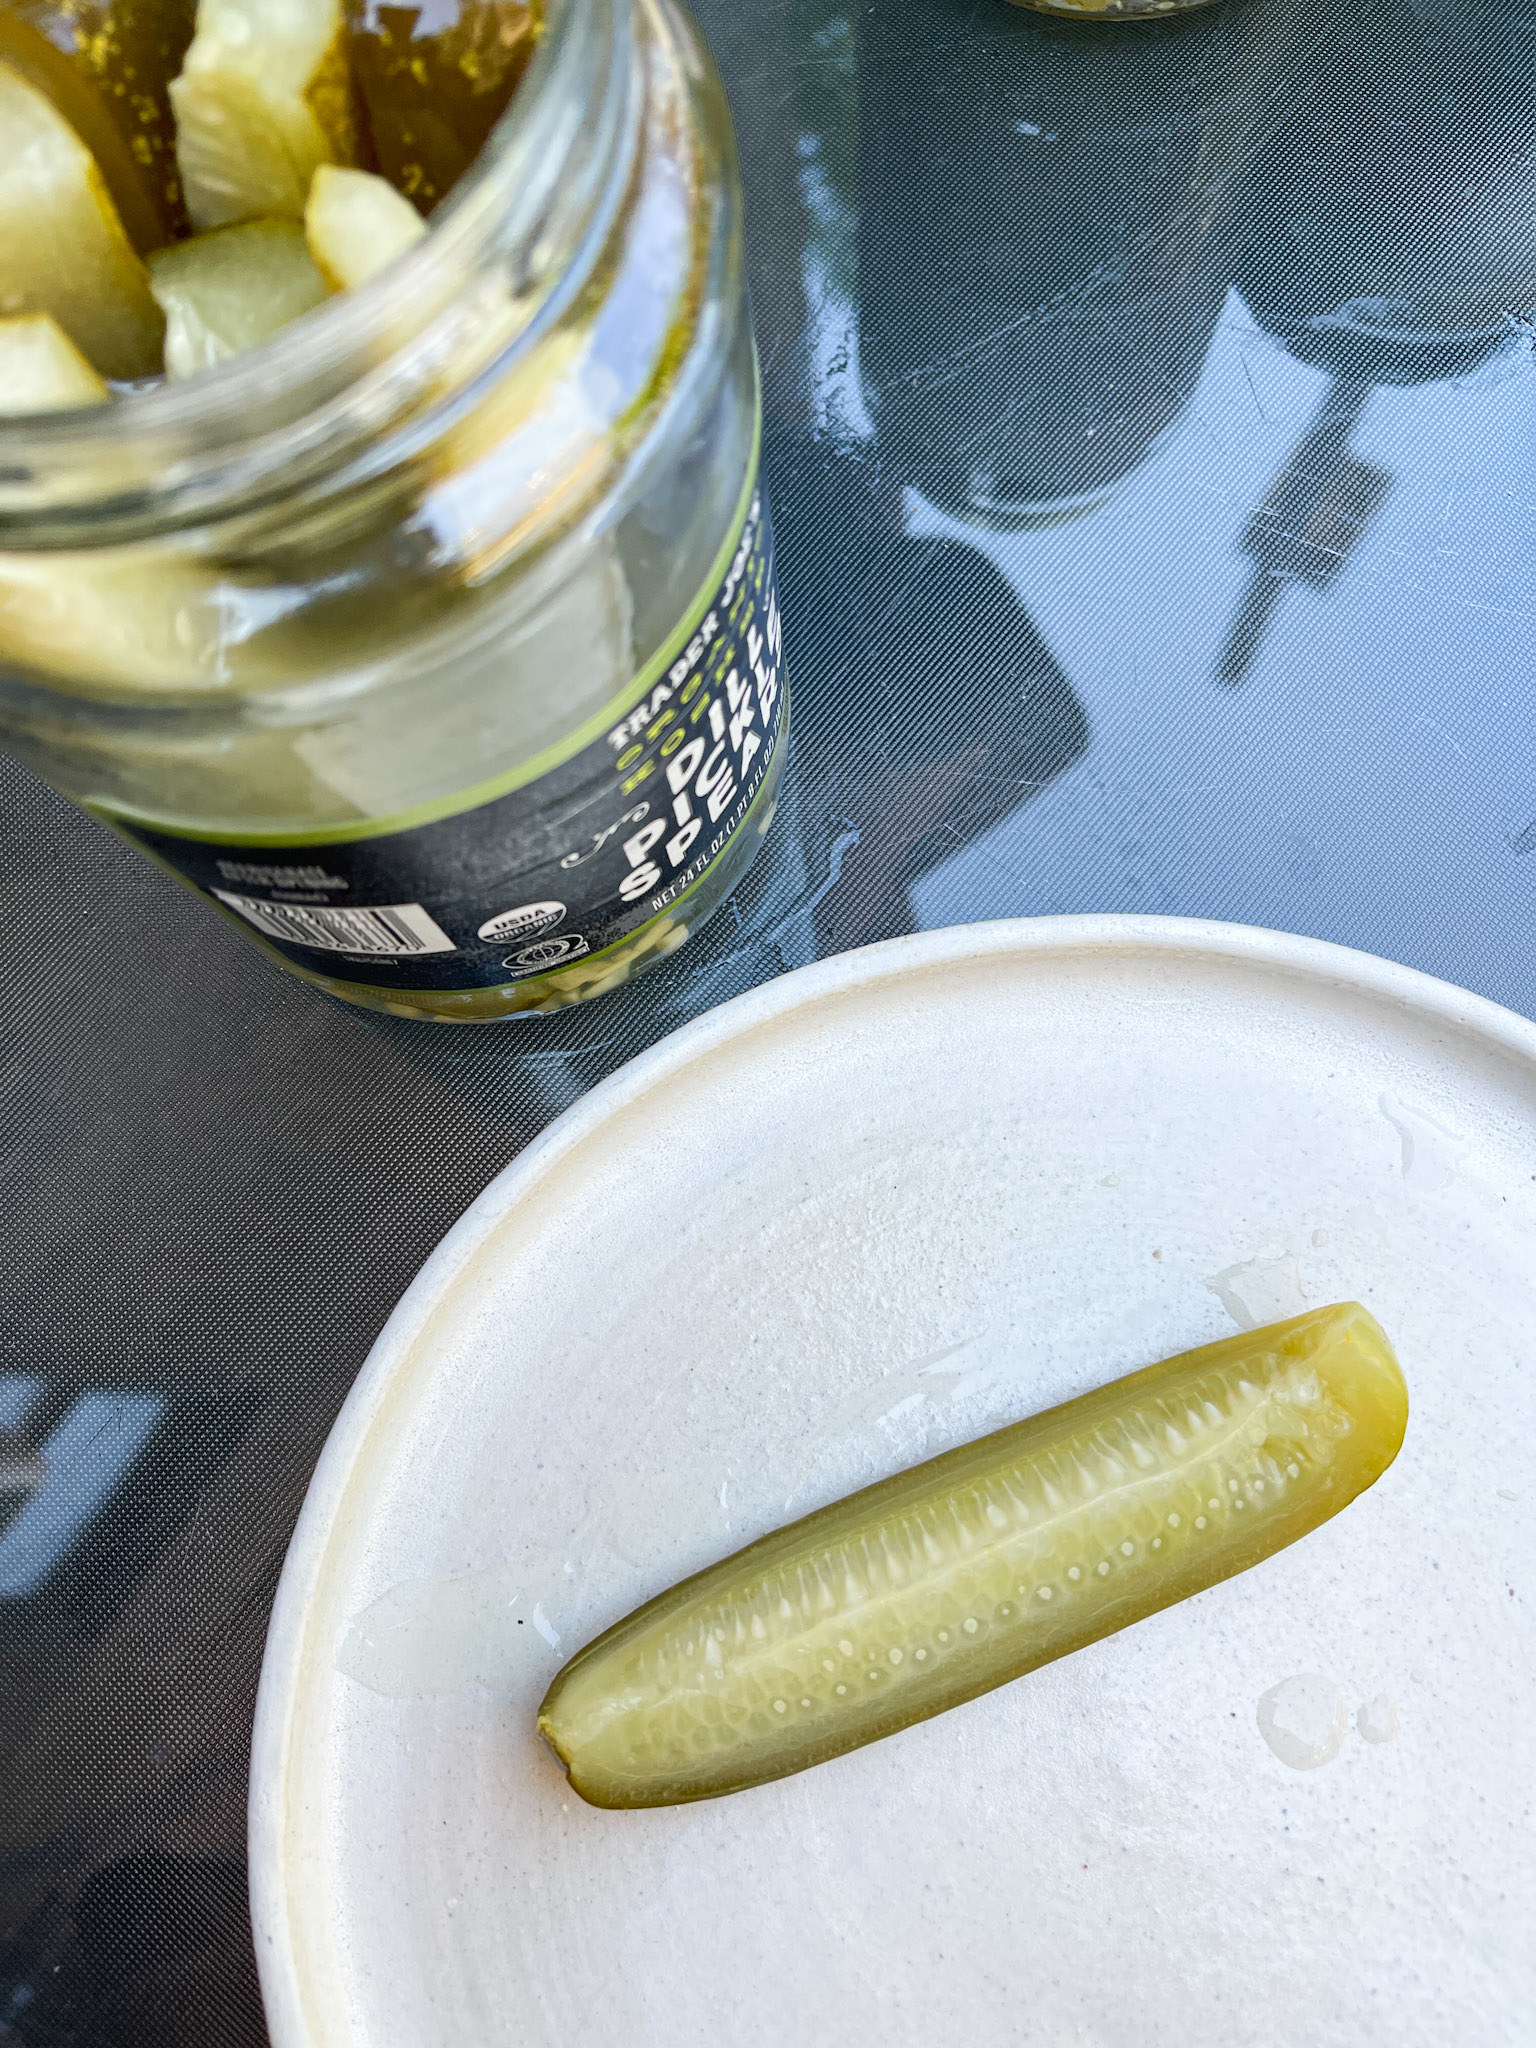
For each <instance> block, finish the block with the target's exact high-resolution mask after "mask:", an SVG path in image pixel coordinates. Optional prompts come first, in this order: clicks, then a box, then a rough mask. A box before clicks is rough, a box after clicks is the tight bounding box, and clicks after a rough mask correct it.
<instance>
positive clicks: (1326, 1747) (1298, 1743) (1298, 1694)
mask: <svg viewBox="0 0 1536 2048" xmlns="http://www.w3.org/2000/svg"><path fill="white" fill-rule="evenodd" d="M1258 1723H1259V1733H1260V1734H1261V1735H1262V1736H1263V1738H1264V1740H1265V1741H1266V1742H1267V1743H1268V1744H1269V1747H1270V1749H1271V1750H1272V1751H1273V1753H1274V1754H1275V1755H1276V1756H1277V1757H1278V1758H1279V1759H1280V1761H1281V1763H1283V1764H1287V1765H1289V1767H1290V1768H1291V1769H1292V1770H1293V1771H1315V1770H1317V1769H1318V1767H1319V1766H1320V1765H1322V1764H1331V1763H1332V1762H1333V1760H1334V1758H1335V1757H1336V1756H1337V1755H1338V1753H1339V1751H1340V1750H1341V1749H1342V1748H1343V1746H1344V1737H1345V1735H1346V1734H1347V1733H1348V1732H1349V1708H1348V1707H1347V1706H1346V1705H1345V1703H1344V1696H1343V1694H1342V1693H1341V1692H1340V1691H1339V1689H1338V1687H1337V1686H1336V1685H1335V1684H1334V1682H1333V1680H1332V1679H1331V1678H1324V1677H1323V1676H1322V1674H1321V1673H1320V1672H1316V1671H1302V1672H1298V1674H1297V1675H1296V1677H1294V1678H1282V1679H1281V1681H1280V1683H1279V1684H1278V1685H1272V1686H1271V1687H1270V1688H1269V1691H1268V1692H1267V1693H1265V1694H1264V1696H1263V1698H1262V1699H1261V1700H1260V1701H1259V1705H1258Z"/></svg>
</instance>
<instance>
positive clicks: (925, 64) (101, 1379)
mask: <svg viewBox="0 0 1536 2048" xmlns="http://www.w3.org/2000/svg"><path fill="white" fill-rule="evenodd" d="M703 16H704V25H705V28H706V30H707V32H708V33H709V35H710V37H711V40H712V42H713V44H714V47H715V49H716V51H717V54H718V56H719V59H720V62H721V65H722V68H723V70H724V72H725V76H726V81H727V84H728V86H729V88H730V91H731V95H732V99H733V103H734V105H735V108H736V112H737V119H738V125H739V130H740V136H741V144H742V154H743V159H744V171H745V181H746V188H747V199H748V215H749V234H750V243H751V262H752V275H753V288H754V294H755V299H756V308H757V320H758V331H759V338H760V343H761V350H762V357H763V367H764V377H765V403H766V434H767V440H766V451H767V452H766V462H767V468H768V475H769V481H770V485H771V489H772V494H773V500H774V505H775V510H776V514H777V520H778V526H779V535H780V551H781V580H782V597H783V607H784V615H785V633H786V644H787V652H788V658H789V662H790V672H791V681H792V686H793V689H794V692H795V699H796V704H795V737H794V745H793V753H792V759H791V768H790V773H789V777H788V780H787V784H786V795H785V799H784V802H783V805H782V807H781V811H780V815H779V819H778V821H777V823H776V826H775V828H774V832H773V834H772V836H771V839H770V841H769V845H768V848H767V850H766V851H765V853H764V855H763V857H762V858H761V860H760V862H759V864H758V867H757V869H756V870H755V871H754V873H753V874H752V875H751V876H750V877H749V879H748V882H747V883H746V885H745V886H744V887H743V889H742V890H741V891H740V893H739V894H738V896H737V897H736V898H735V900H734V901H732V902H731V903H730V904H729V905H728V906H727V907H726V908H725V910H724V911H723V912H722V913H721V914H720V916H719V917H718V919H717V921H716V923H715V924H714V925H713V926H712V927H711V929H710V931H709V933H708V934H707V935H706V936H705V937H704V938H703V939H701V940H699V941H697V942H695V943H694V944H691V945H690V946H689V947H688V948H687V949H686V950H685V951H684V953H683V954H682V955H680V956H679V957H678V958H677V959H676V960H674V961H673V962H670V963H668V965H667V966H666V967H665V968H664V969H663V970H662V971H661V972H660V973H659V974H657V975H656V976H655V977H653V978H652V979H651V980H649V981H647V982H645V983H644V984H643V985H640V986H637V987H636V988H634V989H632V990H629V991H625V992H621V993H620V994H618V995H615V996H611V997H608V998H605V999H604V1000H602V1001H600V1002H598V1003H595V1004H593V1005H592V1006H590V1007H589V1008H586V1009H583V1010H579V1011H573V1012H568V1013H566V1014H565V1015H563V1016H561V1017H558V1018H554V1019H543V1020H538V1021H535V1022H531V1023H527V1024H518V1025H508V1026H503V1027H501V1028H499V1029H492V1030H486V1031H482V1032H478V1033H477V1032H455V1031H450V1030H433V1029H430V1028H428V1027H424V1026H412V1025H405V1024H398V1023H393V1022H387V1021H383V1020H380V1019H375V1018H369V1017H365V1016H362V1015H359V1014H354V1013H353V1012H351V1011H348V1010H345V1009H343V1008H341V1007H339V1006H336V1005H334V1004H331V1003H329V1002H328V1001H326V1000H325V999H324V998H322V997H319V996H317V995H314V994H312V993H311V992H309V991H308V990H306V989H305V988H303V987H301V986H300V985H299V984H298V983H296V982H293V981H290V980H288V979H287V978H285V977H284V976H283V975H282V974H281V973H280V972H279V971H278V970H277V969H276V968H275V967H273V966H271V965H269V964H268V963H267V961H266V960H265V959H263V958H262V956H261V955H260V954H258V953H257V952H255V951H254V950H250V949H248V948H246V947H245V946H244V945H242V944H241V942H240V941H239V939H238V938H237V936H236V935H235V933H234V932H233V931H232V930H230V929H229V928H227V927H226V926H225V925H224V924H223V923H222V922H221V921H220V920H219V919H218V918H217V917H216V916H215V915H214V914H213V913H212V912H210V911H209V910H207V909H206V908H205V907H203V906H202V905H201V904H199V903H198V902H196V901H195V900H193V899H192V898H190V897H188V896H186V895H183V894H182V893H180V892H179V891H178V890H177V889H176V888H175V886H174V885H173V884H171V883H170V882H169V881H167V880H165V879H163V878H162V877H161V876H160V875H159V873H158V872H156V871H154V870H152V869H150V868H149V867H148V866H146V865H145V864H144V863H143V862H142V861H141V860H140V859H139V858H138V857H137V856H136V855H134V854H132V853H130V852H129V851H127V850H126V849H125V848H124V847H122V846H120V845H119V844H118V843H117V842H116V841H115V840H113V839H112V838H111V837H110V836H109V835H108V834H107V833H106V832H105V831H103V830H102V829H100V828H98V827H97V826H96V825H94V824H92V823H91V822H89V821H88V820H87V819H85V818H84V817H82V816H80V815H79V814H77V813H75V812H74V811H72V810H71V809H70V808H69V807H68V806H67V805H66V804H64V803H62V802H61V801H59V800H58V799H57V798H55V797H54V796H52V795H51V794H49V793H48V792H47V791H45V790H43V789H41V788H40V787H39V786H38V785H37V784H35V783H34V782H32V781H30V780H29V779H27V778H26V777H25V776H23V775H22V774H20V773H19V772H17V771H14V770H0V806H3V810H0V991H3V1010H0V1160H3V1174H0V1201H3V1204H4V1216H3V1220H0V1244H3V1245H4V1248H5V1249H4V1253H3V1260H4V1271H5V1285H4V1288H3V1291H0V1481H3V1485H4V1489H5V1490H4V1491H3V1492H0V1859H3V1861H0V2043H7V2042H21V2043H26V2044H27V2048H63V2044H66V2043H69V2044H81V2048H84V2044H113V2048H139V2044H145V2048H148V2044H156V2048H161V2044H164V2048H171V2044H187V2048H190V2044H194V2043H195V2044H199V2048H203V2044H206V2048H244V2044H247V2043H259V2042H261V2041H262V2040H263V2039H264V2034H263V2029H262V2023H261V2018H260V2006H259V1998H258V1994H257V1990H256V1984H255V1974H254V1966H253V1963H252V1960H251V1949H250V1937H249V1933H248V1928H247V1923H246V1906H245V1870H244V1805H245V1785H246V1769H247V1758H248V1743H249V1729H250V1721H251V1712H252V1705H253V1700H254V1694H255V1687H256V1680H257V1674H258V1671H259V1668H260V1661H261V1653H262V1642H263V1633H264V1629H265V1626H266V1619H267V1613H268V1609H269V1606H270V1602H271V1597H272V1592H273V1587H274V1585H275V1583H276V1579H277V1575H278V1572H279V1569H280V1567H281V1564H282V1559H283V1553H284V1547H285V1545H286V1543H287V1539H288V1536H289V1532H290V1530H291V1529H292V1526H293V1522H294V1519H295V1517H296V1515H297V1513H298V1510H299V1506H300V1503H301V1501H302V1498H303V1494H304V1488H305V1484H306V1481H307V1478H308V1475H309V1473H310V1470H311V1468H312V1466H313V1464H314V1461H315V1459H316V1457H317V1455H318V1453H319V1451H320V1447H321V1445H322V1443H323V1441H324V1439H325V1435H326V1431H327V1429H328V1428H329V1426H330V1423H331V1421H332V1418H333V1417H334V1415H335V1413H336V1410H337V1408H338V1406H339V1404H340V1402H341V1400H342V1398H343V1397H344V1395H345V1393H346V1391H347V1388H348V1386H349V1384H350V1383H351V1381H352V1378H353V1376H354V1375H355V1373H356V1372H357V1370H358V1368H359V1366H360V1365H361V1364H362V1362H363V1359H364V1358H365V1357H366V1355H367V1352H368V1348H369V1345H370V1344H371V1342H372V1341H373V1338H374V1337H375V1335H376V1334H377V1332H378V1330H379V1328H380V1326H381V1325H382V1323H383V1321H384V1319H385V1317H386V1316H387V1314H388V1313H389V1310H390V1308H391V1307H392V1305H393V1304H394V1302H395V1300H396V1299H397V1297H398V1296H399V1294H400V1292H401V1291H402V1289H403V1288H404V1286H405V1285H406V1283H407V1281H408V1280H409V1279H410V1277H411V1275H412V1273H413V1272H414V1271H415V1269H416V1267H417V1266H418V1265H419V1264H420V1262H421V1260H422V1258H423V1257H424V1256H425V1254H426V1253H427V1252H428V1251H429V1250H430V1248H431V1246H432V1245H433V1244H434V1242H435V1241H436V1240H437V1238H438V1237H439V1236H440V1235H441V1234H442V1233H443V1231H444V1230H445V1229H446V1228H447V1227H448V1225H449V1224H450V1223H451V1222H452V1221H453V1220H454V1218H455V1217H456V1216H457V1215H458V1214H459V1213H460V1211H461V1210H462V1209H463V1208H464V1206H465V1204H466V1203H468V1202H469V1201H470V1200H471V1198H472V1197H473V1196H474V1195H476V1194H477V1193H478V1192H479V1191H480V1189H481V1188H482V1187H484V1185H485V1184H486V1182H487V1181H488V1180H490V1179H491V1177H492V1176H493V1175H494V1174H495V1173H496V1172H497V1171H498V1170H499V1169H500V1168H501V1167H502V1166H504V1165H505V1164H506V1163H507V1161H508V1160H510V1159H511V1158H512V1157H513V1156H514V1155H515V1154H516V1153H517V1151H518V1150H519V1148H520V1147H522V1146H523V1145H524V1144H525V1143H526V1142H527V1141H528V1140H529V1139H530V1138H531V1137H532V1136H533V1135H534V1133H536V1132H537V1131H538V1130H539V1129H541V1128H542V1126H543V1125H545V1124H546V1123H547V1122H548V1121H549V1120H550V1119H551V1118H552V1117H554V1116H556V1115H558V1113H559V1112H560V1111H561V1110H562V1109H563V1108H564V1107H565V1106H566V1105H567V1104H569V1103H570V1102H572V1101H573V1100H574V1099H575V1098H576V1097H577V1096H578V1095H580V1094H581V1093H582V1091H583V1090H584V1089H586V1088H588V1087H590V1086H591V1085H592V1084H593V1082H595V1081H596V1080H598V1079H599V1078H601V1077H602V1076H603V1075H604V1074H606V1073H608V1072H609V1071H610V1070H611V1069H612V1068H614V1067H615V1066H617V1065H618V1064H619V1063H620V1062H621V1061H623V1060H625V1059H626V1058H628V1057H629V1056H630V1055H631V1054H632V1053H634V1052H636V1051H638V1050H639V1049H640V1048H641V1047H643V1046H645V1045H647V1044H649V1043H651V1042H652V1041H653V1040H655V1039H656V1038H657V1037H659V1036H661V1035H662V1034H663V1033H665V1032H666V1031H669V1030H671V1029H672V1028H673V1027H674V1026H675V1025H677V1024H679V1023H680V1022H682V1021H683V1020H685V1019H686V1018H688V1017H690V1016H692V1015H694V1014H696V1013H697V1012H698V1011H700V1010H702V1009H705V1008H707V1007H709V1006H711V1005H713V1004H716V1003H719V1002H721V1001H724V1000H725V999H727V998H728V997H730V996H732V995H734V994H736V993H739V992H740V991H741V990H743V989H746V988H748V987H750V986H752V985H753V984H754V983H756V982H759V981H761V980H763V979H764V978H766V977H767V976H769V975H773V974H777V973H780V972H782V971H784V970H785V969H787V968H791V967H794V966H797V965H799V964H802V963H803V962H805V961H808V960H811V959H813V958H815V957H817V956H818V955H820V954H824V953H827V952H831V951H836V950H839V949H842V948H846V947H851V946H858V945H863V944H866V943H868V942H869V941H872V940H876V939H881V938H885V937H888V936H890V935H892V934H894V933H897V932H902V931H908V930H912V929H914V928H916V927H919V926H930V925H938V924H946V923H955V922H962V921H967V920H973V919H979V918H990V917H1004V916H1023V915H1030V914H1034V913H1042V912H1059V911H1084V910H1131V911H1143V912H1157V913H1177V914H1185V915H1195V916H1201V917H1212V918H1224V919H1233V920H1237V921H1241V922H1247V923H1253V924H1260V925H1270V926H1276V927H1280V928H1283V929H1285V930H1289V931H1295V932H1304V933H1311V934H1315V935H1316V936H1318V937H1322V938H1326V939H1332V940H1337V941H1340V942H1342V943H1344V944H1346V945H1351V946H1359V947H1363V948H1365V949H1367V950H1369V951H1371V952H1376V953H1381V954H1385V955H1387V956H1388V957H1390V958H1392V959H1394V960H1400V961H1405V962H1407V963H1409V964H1410V965H1412V966H1415V967H1419V968H1423V969H1426V970H1427V971H1428V972H1430V973H1432V974H1437V975H1441V976H1444V977H1446V978H1448V979H1449V980H1452V981H1455V982H1460V983H1462V984H1464V985H1465V986H1467V987H1469V988H1472V989H1475V990H1477V991H1479V992H1480V993H1481V994H1484V995H1487V996H1491V997H1493V998H1495V999H1496V1000H1497V1001H1499V1002H1503V1003H1507V1004H1509V1005H1511V1006H1513V1007H1514V1008H1515V1009H1518V1010H1523V1011H1524V1012H1526V1013H1527V1014H1529V1015H1536V688H1533V674H1536V661H1533V656H1536V574H1533V571H1536V470H1533V456H1536V402H1533V400H1536V376H1533V354H1536V0H1336V4H1332V5H1327V6H1324V5H1322V4H1319V0H1229V4H1226V5H1223V6H1218V7H1216V8H1213V9H1212V10H1210V11H1209V12H1207V13H1202V14H1196V15H1192V16H1188V17H1186V18H1185V19H1183V20H1182V21H1173V22H1163V23H1158V24H1154V25H1151V26H1149V27H1140V28H1137V27H1119V28H1116V27H1112V26H1105V25H1092V24H1084V25H1074V24H1070V23H1062V22H1057V21H1053V20H1049V19H1046V18H1044V17H1040V16H1036V15H1031V14H1025V13H1022V12H1017V11H1015V10H1013V9H1012V8H1009V7H1007V6H1005V5H1002V4H1001V0H876V4H875V5H873V6H869V5H859V6H856V7H851V8H850V7H845V6H840V5H839V0H777V4H775V5H774V6H771V7H767V8H743V7H740V6H728V5H726V4H725V0H707V4H706V5H705V7H704V9H703ZM39 1458H41V1459H43V1460H46V1473H44V1467H43V1465H41V1464H40V1463H39Z"/></svg>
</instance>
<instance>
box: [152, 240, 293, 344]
mask: <svg viewBox="0 0 1536 2048" xmlns="http://www.w3.org/2000/svg"><path fill="white" fill-rule="evenodd" d="M149 277H150V284H151V286H152V287H153V290H154V294H155V297H156V299H158V301H159V302H160V305H161V308H162V309H163V311H164V313H165V371H166V375H167V376H168V377H171V378H180V377H194V376H196V374H197V372H198V371H199V370H211V369H212V368H213V366H214V364H215V363H222V362H226V361H228V359H229V358H230V357H231V356H236V355H239V354H240V353H241V352H242V351H243V350H245V349H248V348H257V347H259V346H260V345H261V343H262V342H264V341H270V340H271V338H272V336H273V335H274V334H277V333H278V332H280V330H281V329H282V328H284V327H286V326H287V325H288V323H289V322H290V321H292V320H297V319H298V318H299V316H300V314H301V313H307V312H309V311H310V310H311V308H312V307H315V306H318V305H319V304H320V302H321V301H322V300H323V299H325V298H328V297H329V296H330V287H329V285H327V283H326V281H325V279H324V278H323V277H322V276H321V275H320V272H319V271H318V270H317V269H316V268H315V265H314V260H313V258H312V257H311V256H310V253H309V244H308V242H307V241H306V240H305V236H304V230H303V229H302V228H301V227H300V226H299V225H298V223H297V222H296V221H291V220H252V221H245V222H243V223H242V224H241V225H240V226H239V227H233V228H219V229H216V230H215V231H214V233H212V234H210V235H195V236H194V237H193V238H192V240H191V241H190V242H173V243H172V244H171V246H170V247H169V248H168V249H159V250H157V251H156V252H155V254H154V255H153V256H151V257H150V259H149Z"/></svg>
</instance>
